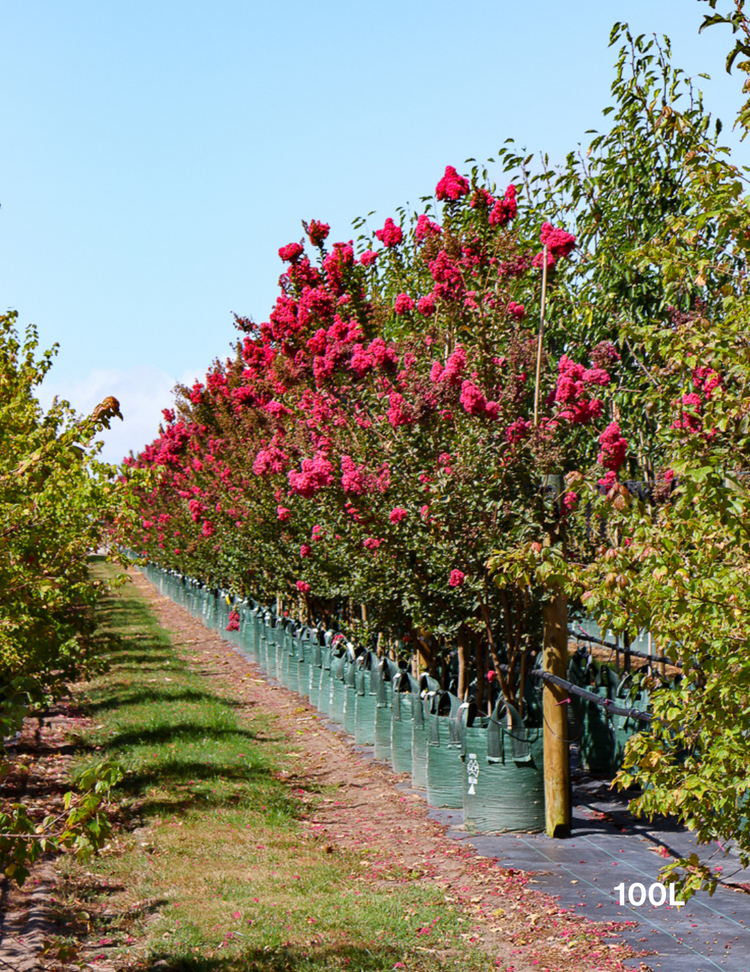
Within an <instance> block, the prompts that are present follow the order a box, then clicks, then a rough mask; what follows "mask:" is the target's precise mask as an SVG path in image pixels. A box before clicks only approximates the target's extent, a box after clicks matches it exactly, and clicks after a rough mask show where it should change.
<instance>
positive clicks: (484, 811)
mask: <svg viewBox="0 0 750 972" xmlns="http://www.w3.org/2000/svg"><path fill="white" fill-rule="evenodd" d="M508 716H510V720H509V719H508ZM509 721H510V725H509ZM459 724H460V727H461V758H462V760H463V764H464V781H463V797H464V825H465V826H466V828H467V829H468V830H469V831H470V832H473V833H494V832H497V831H523V832H532V831H538V830H543V829H544V823H545V821H544V742H543V732H542V729H541V728H529V727H527V726H525V725H524V723H523V720H522V719H521V717H520V715H519V714H518V712H517V711H516V710H515V709H514V708H513V706H510V705H508V704H507V703H505V702H504V701H503V700H502V699H501V700H500V701H498V703H497V705H496V706H495V709H494V711H493V713H492V715H491V716H490V717H489V718H487V717H483V716H479V715H478V714H477V713H476V706H474V704H473V703H465V704H464V705H462V706H461V718H460V723H459Z"/></svg>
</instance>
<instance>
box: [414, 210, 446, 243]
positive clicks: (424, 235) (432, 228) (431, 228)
mask: <svg viewBox="0 0 750 972" xmlns="http://www.w3.org/2000/svg"><path fill="white" fill-rule="evenodd" d="M441 232H442V231H441V229H440V227H439V226H438V224H437V223H433V222H432V220H431V219H430V218H429V216H427V215H426V214H425V213H422V215H421V216H419V217H417V225H416V228H415V230H414V239H415V240H416V241H417V243H421V242H422V241H423V240H426V239H429V237H431V236H440V233H441Z"/></svg>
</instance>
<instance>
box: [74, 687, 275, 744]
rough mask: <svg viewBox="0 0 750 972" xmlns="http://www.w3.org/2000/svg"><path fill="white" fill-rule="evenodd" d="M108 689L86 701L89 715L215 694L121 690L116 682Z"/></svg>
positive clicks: (231, 705) (231, 704)
mask: <svg viewBox="0 0 750 972" xmlns="http://www.w3.org/2000/svg"><path fill="white" fill-rule="evenodd" d="M121 684H122V683H120V685H121ZM110 691H111V692H112V694H111V695H107V696H105V697H103V698H101V699H99V700H98V701H96V702H89V703H88V705H87V706H86V710H87V712H88V713H89V714H90V715H94V714H95V713H98V712H100V711H106V712H114V711H116V710H117V709H122V708H124V707H126V706H129V705H148V704H149V703H151V704H154V705H159V704H166V703H170V704H171V703H176V702H191V703H194V704H201V703H203V702H208V701H214V702H215V701H216V696H215V695H211V694H210V693H208V692H200V691H198V690H196V689H184V690H179V691H176V692H171V693H167V692H162V691H159V690H158V689H137V690H136V691H129V690H127V689H125V688H123V689H122V690H121V689H120V687H119V685H118V683H117V682H110ZM115 693H116V694H115ZM221 704H222V705H225V706H226V707H227V708H228V709H243V710H247V709H249V708H252V707H253V706H255V705H257V703H256V702H252V701H249V700H248V701H247V702H238V701H235V700H233V699H224V698H222V700H221ZM238 732H240V730H238Z"/></svg>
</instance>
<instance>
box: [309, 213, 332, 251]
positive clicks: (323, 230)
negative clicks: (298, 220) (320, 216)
mask: <svg viewBox="0 0 750 972" xmlns="http://www.w3.org/2000/svg"><path fill="white" fill-rule="evenodd" d="M330 232H331V227H330V226H329V225H328V223H321V222H318V220H317V219H311V220H310V225H309V226H308V227H307V235H308V236H309V238H310V242H311V243H312V245H313V246H322V245H323V243H324V242H325V241H326V239H327V238H328V234H329V233H330Z"/></svg>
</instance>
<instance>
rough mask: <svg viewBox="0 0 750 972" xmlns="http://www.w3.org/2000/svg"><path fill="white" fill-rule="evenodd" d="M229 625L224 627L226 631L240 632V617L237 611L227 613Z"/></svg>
mask: <svg viewBox="0 0 750 972" xmlns="http://www.w3.org/2000/svg"><path fill="white" fill-rule="evenodd" d="M228 620H229V624H228V625H227V626H226V629H225V630H226V631H239V630H240V615H239V612H237V611H230V612H229V619H228Z"/></svg>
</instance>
